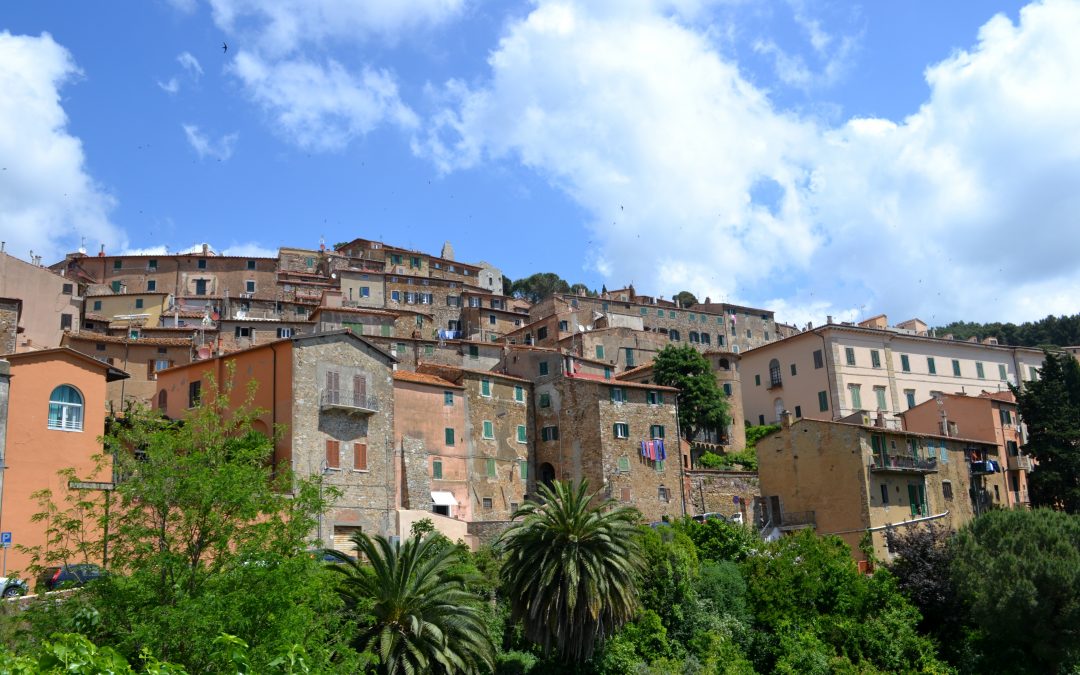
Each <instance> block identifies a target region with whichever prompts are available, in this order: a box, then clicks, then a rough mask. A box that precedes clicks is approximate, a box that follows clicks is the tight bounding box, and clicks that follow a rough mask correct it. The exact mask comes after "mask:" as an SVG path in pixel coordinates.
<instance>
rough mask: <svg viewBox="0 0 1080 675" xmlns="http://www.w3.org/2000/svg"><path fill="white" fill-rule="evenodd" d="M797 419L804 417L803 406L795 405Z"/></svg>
mask: <svg viewBox="0 0 1080 675" xmlns="http://www.w3.org/2000/svg"><path fill="white" fill-rule="evenodd" d="M795 419H802V406H801V405H797V406H795Z"/></svg>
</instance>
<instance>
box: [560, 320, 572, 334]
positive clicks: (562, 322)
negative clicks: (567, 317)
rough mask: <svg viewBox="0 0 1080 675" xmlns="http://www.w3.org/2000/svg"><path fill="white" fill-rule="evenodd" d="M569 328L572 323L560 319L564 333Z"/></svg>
mask: <svg viewBox="0 0 1080 675" xmlns="http://www.w3.org/2000/svg"><path fill="white" fill-rule="evenodd" d="M568 330H570V324H569V323H567V322H566V321H560V322H559V331H560V332H562V333H565V332H566V331H568Z"/></svg>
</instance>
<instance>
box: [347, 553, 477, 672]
mask: <svg viewBox="0 0 1080 675" xmlns="http://www.w3.org/2000/svg"><path fill="white" fill-rule="evenodd" d="M352 542H353V543H354V544H355V545H356V549H357V551H358V552H359V553H360V556H361V558H360V559H358V560H354V559H352V558H350V557H348V556H346V555H343V554H341V553H338V552H336V551H331V552H330V553H331V555H333V556H334V557H336V558H337V559H338V560H339V561H340V562H341V563H342V564H340V565H335V566H334V569H336V570H338V571H339V572H340V573H341V574H343V575H344V578H343V579H342V580H341V584H340V586H339V589H338V592H339V593H340V594H341V596H342V598H343V599H344V601H345V605H346V607H347V608H348V609H349V610H350V611H351V612H353V613H355V614H356V615H357V616H356V618H357V619H358V625H359V626H360V628H359V633H358V634H357V636H356V640H355V641H354V644H355V646H356V647H358V648H359V649H366V650H369V651H371V652H372V653H374V654H377V655H378V656H379V659H380V661H381V664H380V669H379V670H380V672H382V673H386V674H387V675H396V674H398V673H404V674H406V675H412V674H413V673H473V672H488V671H490V670H492V669H493V668H494V656H493V654H494V649H493V647H492V644H491V639H490V637H489V636H488V631H487V627H486V625H485V624H484V620H483V617H482V615H481V612H480V609H479V606H480V599H479V598H478V597H477V596H476V595H474V594H473V593H470V592H469V591H467V590H466V588H465V579H464V578H463V577H462V576H461V575H460V574H456V573H454V572H453V571H452V569H451V568H452V567H453V566H454V565H455V564H456V563H457V560H456V556H457V555H458V553H457V550H456V549H455V548H454V547H453V546H452V545H451V546H447V545H445V538H443V537H441V536H439V535H437V534H432V535H428V536H426V537H423V538H419V537H410V538H408V539H406V540H405V542H404V543H403V544H400V545H399V544H398V543H397V542H390V541H389V540H387V539H386V538H385V537H382V536H376V537H375V538H374V539H372V538H370V537H368V536H367V535H365V534H363V533H362V532H357V533H356V534H354V535H353V537H352ZM363 559H366V563H365V562H362V560H363Z"/></svg>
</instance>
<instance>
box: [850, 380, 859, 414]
mask: <svg viewBox="0 0 1080 675" xmlns="http://www.w3.org/2000/svg"><path fill="white" fill-rule="evenodd" d="M861 386H862V385H858V384H849V385H848V386H847V387H848V393H849V394H850V395H851V407H852V408H853V409H855V410H862V390H861Z"/></svg>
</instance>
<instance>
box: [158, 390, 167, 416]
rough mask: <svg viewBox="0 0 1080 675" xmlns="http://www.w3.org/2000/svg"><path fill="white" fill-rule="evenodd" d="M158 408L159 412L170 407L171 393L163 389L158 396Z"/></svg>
mask: <svg viewBox="0 0 1080 675" xmlns="http://www.w3.org/2000/svg"><path fill="white" fill-rule="evenodd" d="M157 407H158V410H161V411H164V410H165V409H166V408H168V407H169V392H167V391H166V390H164V389H162V390H161V391H159V392H158V395H157Z"/></svg>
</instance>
